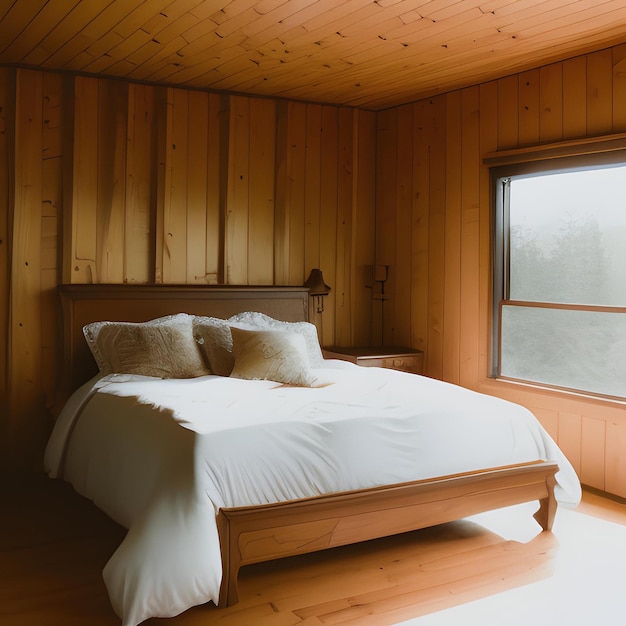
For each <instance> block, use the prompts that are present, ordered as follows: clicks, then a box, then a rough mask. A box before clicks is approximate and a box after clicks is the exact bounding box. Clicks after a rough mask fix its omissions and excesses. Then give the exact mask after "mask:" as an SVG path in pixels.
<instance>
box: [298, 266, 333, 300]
mask: <svg viewBox="0 0 626 626" xmlns="http://www.w3.org/2000/svg"><path fill="white" fill-rule="evenodd" d="M304 286H305V287H308V288H309V293H310V294H311V295H312V296H327V295H328V292H329V291H330V287H329V286H328V285H327V284H326V283H325V282H324V277H323V276H322V270H320V269H317V268H314V269H312V270H311V273H310V274H309V277H308V278H307V279H306V281H305V283H304Z"/></svg>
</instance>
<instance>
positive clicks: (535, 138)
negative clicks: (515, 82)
mask: <svg viewBox="0 0 626 626" xmlns="http://www.w3.org/2000/svg"><path fill="white" fill-rule="evenodd" d="M538 142H539V70H530V71H528V72H523V73H521V74H520V75H519V143H520V145H529V144H535V143H538Z"/></svg>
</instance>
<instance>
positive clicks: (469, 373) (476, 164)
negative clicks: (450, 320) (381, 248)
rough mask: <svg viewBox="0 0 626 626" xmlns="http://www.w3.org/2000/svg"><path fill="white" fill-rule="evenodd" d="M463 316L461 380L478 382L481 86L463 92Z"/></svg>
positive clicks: (460, 353) (461, 327)
mask: <svg viewBox="0 0 626 626" xmlns="http://www.w3.org/2000/svg"><path fill="white" fill-rule="evenodd" d="M461 129H462V139H461V276H460V280H461V288H460V297H461V311H462V314H461V317H460V324H459V328H460V345H459V359H460V362H459V380H460V382H461V384H462V385H465V386H466V387H473V386H476V384H477V383H478V356H479V347H478V346H479V337H480V335H479V333H478V332H477V330H478V329H479V328H480V301H479V297H480V274H479V270H480V190H479V181H480V89H479V88H478V87H472V88H469V89H464V90H463V91H462V93H461Z"/></svg>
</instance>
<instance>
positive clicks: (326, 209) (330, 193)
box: [314, 106, 339, 345]
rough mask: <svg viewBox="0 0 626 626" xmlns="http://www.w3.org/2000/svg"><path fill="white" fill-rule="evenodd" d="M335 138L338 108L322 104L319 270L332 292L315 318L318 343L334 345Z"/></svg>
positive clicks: (335, 254)
mask: <svg viewBox="0 0 626 626" xmlns="http://www.w3.org/2000/svg"><path fill="white" fill-rule="evenodd" d="M338 137H339V120H338V109H337V108H336V107H332V106H324V107H322V133H321V137H320V159H321V165H320V177H321V180H320V220H321V223H320V269H321V270H322V271H323V272H324V280H325V281H326V283H327V284H328V285H329V286H330V288H331V291H330V294H329V295H328V296H327V297H326V298H325V302H324V313H323V314H322V315H321V319H320V320H317V319H316V321H317V323H318V332H319V335H320V342H321V343H322V344H323V345H335V344H336V337H335V310H336V306H335V302H336V300H337V227H336V224H337V168H338V156H337V155H338V147H337V143H338ZM314 315H315V313H314Z"/></svg>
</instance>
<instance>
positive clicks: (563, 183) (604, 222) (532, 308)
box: [492, 152, 626, 398]
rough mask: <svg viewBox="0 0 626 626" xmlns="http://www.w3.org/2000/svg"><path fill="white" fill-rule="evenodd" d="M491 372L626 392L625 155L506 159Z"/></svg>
mask: <svg viewBox="0 0 626 626" xmlns="http://www.w3.org/2000/svg"><path fill="white" fill-rule="evenodd" d="M492 182H493V191H494V199H495V202H494V206H495V221H494V223H495V262H494V296H495V297H494V324H493V327H494V336H493V339H494V350H493V359H492V367H493V371H492V374H493V375H494V376H498V377H502V378H509V379H515V380H522V381H528V382H532V383H538V384H542V385H548V386H553V387H558V388H564V389H569V390H576V391H582V392H586V393H592V394H598V395H603V396H610V397H618V398H626V155H625V154H624V152H616V153H612V155H610V158H607V155H606V154H602V155H601V156H600V155H591V156H587V157H585V160H584V161H581V160H580V159H572V158H561V159H558V160H556V159H555V160H546V161H538V162H535V163H526V164H517V165H515V164H514V165H508V166H500V167H497V168H494V169H493V170H492Z"/></svg>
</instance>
